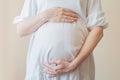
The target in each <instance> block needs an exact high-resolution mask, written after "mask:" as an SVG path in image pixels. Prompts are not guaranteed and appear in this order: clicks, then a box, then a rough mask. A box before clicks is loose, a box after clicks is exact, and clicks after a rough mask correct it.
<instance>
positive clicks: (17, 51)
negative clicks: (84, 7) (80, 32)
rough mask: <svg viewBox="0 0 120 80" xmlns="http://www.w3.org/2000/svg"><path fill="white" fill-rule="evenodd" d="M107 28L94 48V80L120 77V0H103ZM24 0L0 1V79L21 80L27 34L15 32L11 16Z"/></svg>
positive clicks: (112, 79) (17, 12)
mask: <svg viewBox="0 0 120 80" xmlns="http://www.w3.org/2000/svg"><path fill="white" fill-rule="evenodd" d="M102 3H103V7H104V11H105V13H106V18H107V21H108V22H109V28H107V29H106V30H105V33H104V37H103V39H102V40H101V41H100V43H99V44H98V46H97V48H96V49H95V51H94V55H95V63H96V80H120V58H119V57H120V31H119V30H120V25H119V23H120V22H119V21H120V10H119V7H120V6H119V3H120V0H102ZM22 4H23V0H0V80H24V75H25V59H26V52H27V47H28V40H29V37H26V38H20V37H19V36H18V35H17V34H16V28H15V25H12V20H13V18H14V17H15V16H16V15H18V14H19V13H20V10H21V7H22Z"/></svg>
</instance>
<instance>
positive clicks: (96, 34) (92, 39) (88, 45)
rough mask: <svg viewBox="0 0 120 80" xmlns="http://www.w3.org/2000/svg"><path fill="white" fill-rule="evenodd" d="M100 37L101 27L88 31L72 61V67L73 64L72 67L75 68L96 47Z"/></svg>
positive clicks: (101, 34) (101, 33) (101, 35)
mask: <svg viewBox="0 0 120 80" xmlns="http://www.w3.org/2000/svg"><path fill="white" fill-rule="evenodd" d="M102 37H103V28H102V27H95V28H93V29H92V30H91V31H90V33H89V35H88V37H87V38H86V41H85V43H84V45H83V46H82V48H81V50H80V52H79V54H78V56H77V57H76V58H75V60H74V61H73V62H72V67H73V66H74V69H75V68H77V67H78V66H79V65H80V64H81V63H82V62H83V61H84V60H85V59H86V58H87V57H88V56H89V55H90V54H91V53H92V51H93V50H94V48H95V47H96V45H97V44H98V42H99V41H100V40H101V38H102Z"/></svg>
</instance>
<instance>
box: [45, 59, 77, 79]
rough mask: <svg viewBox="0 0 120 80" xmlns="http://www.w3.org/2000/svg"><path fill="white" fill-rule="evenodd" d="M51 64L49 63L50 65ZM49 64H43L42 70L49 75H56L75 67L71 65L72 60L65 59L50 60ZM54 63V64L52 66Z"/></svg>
mask: <svg viewBox="0 0 120 80" xmlns="http://www.w3.org/2000/svg"><path fill="white" fill-rule="evenodd" d="M50 64H51V65H50ZM50 64H48V63H45V64H43V66H44V70H43V72H45V73H47V74H49V77H56V76H57V75H60V74H63V73H67V72H70V71H73V70H74V69H75V68H74V67H73V66H72V62H69V61H65V60H52V61H51V62H50ZM52 64H55V65H56V66H53V65H52Z"/></svg>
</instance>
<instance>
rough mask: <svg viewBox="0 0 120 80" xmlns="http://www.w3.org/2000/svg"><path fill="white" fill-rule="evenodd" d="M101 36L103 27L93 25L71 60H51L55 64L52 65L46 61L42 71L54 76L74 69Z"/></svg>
mask: <svg viewBox="0 0 120 80" xmlns="http://www.w3.org/2000/svg"><path fill="white" fill-rule="evenodd" d="M102 37H103V28H102V27H94V28H92V29H91V30H90V33H89V35H88V37H87V38H86V40H85V43H84V44H83V46H82V48H81V50H80V51H79V54H78V55H77V57H76V58H75V59H74V60H73V61H72V62H68V61H63V60H52V61H51V64H57V66H55V67H53V66H51V65H49V64H48V63H45V64H44V67H45V69H44V70H43V72H45V73H48V74H49V77H56V76H58V75H60V74H63V73H67V72H71V71H74V70H75V69H76V68H77V67H78V66H79V65H80V64H81V63H82V62H83V61H84V60H85V59H86V58H87V57H88V56H89V55H90V54H91V53H92V51H93V50H94V48H95V47H96V45H97V44H98V42H99V41H100V40H101V38H102Z"/></svg>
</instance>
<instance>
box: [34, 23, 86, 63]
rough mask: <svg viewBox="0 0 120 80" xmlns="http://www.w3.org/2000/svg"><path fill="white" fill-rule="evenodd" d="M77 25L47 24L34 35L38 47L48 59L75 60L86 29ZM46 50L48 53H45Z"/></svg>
mask: <svg viewBox="0 0 120 80" xmlns="http://www.w3.org/2000/svg"><path fill="white" fill-rule="evenodd" d="M78 25H79V23H77V22H76V23H55V22H48V23H46V24H44V25H43V26H41V27H40V28H39V29H38V30H37V31H36V33H35V36H36V41H38V42H37V44H38V45H39V46H42V47H44V48H43V49H44V50H46V52H45V53H44V54H47V56H48V58H49V59H62V60H68V61H71V60H73V59H74V58H75V56H76V55H77V53H78V51H79V50H80V48H81V46H82V44H83V43H84V40H85V37H86V31H87V30H86V28H85V26H84V28H83V27H82V28H81V27H80V25H79V26H78ZM47 50H48V51H47Z"/></svg>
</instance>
